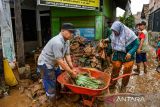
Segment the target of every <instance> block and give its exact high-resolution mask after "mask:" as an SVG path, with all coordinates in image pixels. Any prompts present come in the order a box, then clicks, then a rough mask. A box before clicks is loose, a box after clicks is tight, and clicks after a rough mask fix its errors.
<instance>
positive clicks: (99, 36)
mask: <svg viewBox="0 0 160 107" xmlns="http://www.w3.org/2000/svg"><path fill="white" fill-rule="evenodd" d="M103 22H104V16H96V20H95V23H96V36H95V40H100V39H102V36H103V26H104V23H103Z"/></svg>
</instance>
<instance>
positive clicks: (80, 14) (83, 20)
mask: <svg viewBox="0 0 160 107" xmlns="http://www.w3.org/2000/svg"><path fill="white" fill-rule="evenodd" d="M96 15H101V13H100V12H97V11H93V10H79V9H69V8H57V7H52V8H51V22H52V23H51V28H52V35H53V36H56V35H57V34H58V33H59V31H60V25H61V24H62V23H65V22H68V23H73V24H74V25H75V27H77V28H95V16H96Z"/></svg>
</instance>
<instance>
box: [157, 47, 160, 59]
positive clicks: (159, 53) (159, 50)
mask: <svg viewBox="0 0 160 107" xmlns="http://www.w3.org/2000/svg"><path fill="white" fill-rule="evenodd" d="M157 56H158V59H159V60H160V48H158V50H157Z"/></svg>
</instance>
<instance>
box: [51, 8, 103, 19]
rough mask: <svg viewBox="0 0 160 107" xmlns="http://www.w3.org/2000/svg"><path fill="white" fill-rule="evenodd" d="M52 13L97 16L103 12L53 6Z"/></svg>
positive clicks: (57, 15)
mask: <svg viewBox="0 0 160 107" xmlns="http://www.w3.org/2000/svg"><path fill="white" fill-rule="evenodd" d="M51 14H52V16H54V17H73V16H95V15H100V14H101V13H100V12H98V11H94V10H80V9H70V8H60V7H52V8H51Z"/></svg>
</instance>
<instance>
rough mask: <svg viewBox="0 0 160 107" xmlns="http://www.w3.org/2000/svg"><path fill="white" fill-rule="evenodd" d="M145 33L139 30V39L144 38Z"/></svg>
mask: <svg viewBox="0 0 160 107" xmlns="http://www.w3.org/2000/svg"><path fill="white" fill-rule="evenodd" d="M145 37H146V36H145V34H144V33H143V32H141V33H140V34H139V39H140V40H141V39H145Z"/></svg>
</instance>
